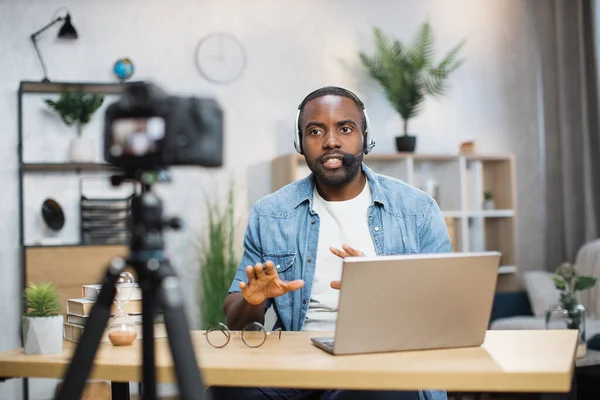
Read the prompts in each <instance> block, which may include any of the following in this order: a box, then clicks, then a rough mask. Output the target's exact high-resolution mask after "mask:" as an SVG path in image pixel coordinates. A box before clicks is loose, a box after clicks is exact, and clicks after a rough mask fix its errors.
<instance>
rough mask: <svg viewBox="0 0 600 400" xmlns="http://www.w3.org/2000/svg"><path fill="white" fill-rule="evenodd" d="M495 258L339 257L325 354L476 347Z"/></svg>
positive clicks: (318, 340)
mask: <svg viewBox="0 0 600 400" xmlns="http://www.w3.org/2000/svg"><path fill="white" fill-rule="evenodd" d="M500 257H501V253H499V252H472V253H435V254H411V255H394V256H375V257H348V258H345V259H344V265H343V272H342V287H341V290H340V299H339V306H338V316H337V322H336V330H335V336H334V337H313V338H311V341H312V343H313V344H314V345H315V346H317V347H319V348H320V349H323V350H325V351H327V352H329V353H331V354H334V355H342V354H365V353H379V352H390V351H406V350H425V349H444V348H459V347H471V346H479V345H481V344H482V343H483V340H484V338H485V334H486V331H487V329H488V324H489V319H490V315H491V311H492V304H493V301H494V294H495V292H496V282H497V279H498V267H499V264H500Z"/></svg>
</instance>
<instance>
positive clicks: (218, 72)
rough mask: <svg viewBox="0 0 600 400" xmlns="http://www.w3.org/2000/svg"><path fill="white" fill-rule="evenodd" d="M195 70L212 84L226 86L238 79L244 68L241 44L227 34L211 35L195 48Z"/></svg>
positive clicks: (244, 59)
mask: <svg viewBox="0 0 600 400" xmlns="http://www.w3.org/2000/svg"><path fill="white" fill-rule="evenodd" d="M195 59H196V68H197V69H198V72H199V73H200V75H202V76H203V77H204V78H205V79H206V80H208V81H209V82H212V83H218V84H228V83H231V82H233V81H235V80H236V79H238V78H239V77H240V76H241V75H242V72H243V71H244V69H245V68H246V52H245V51H244V47H243V46H242V43H241V42H240V41H239V40H238V39H237V38H236V37H234V36H233V35H230V34H228V33H213V34H210V35H208V36H206V37H204V38H202V39H201V40H200V41H199V42H198V45H197V46H196V54H195Z"/></svg>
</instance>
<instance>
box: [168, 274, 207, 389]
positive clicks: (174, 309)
mask: <svg viewBox="0 0 600 400" xmlns="http://www.w3.org/2000/svg"><path fill="white" fill-rule="evenodd" d="M161 268H162V269H163V271H162V272H165V271H168V272H167V276H166V277H164V278H163V279H161V282H160V286H159V296H158V298H159V301H160V304H161V306H162V307H161V308H162V309H163V312H164V314H165V324H166V327H167V335H168V339H169V347H170V348H171V354H172V356H173V363H174V365H175V374H176V376H177V383H178V385H179V393H180V398H181V399H183V400H192V399H193V400H198V399H200V400H208V399H210V396H209V394H208V392H205V389H204V384H203V380H202V376H201V374H200V367H199V366H198V362H197V361H196V355H195V352H194V346H193V344H192V338H191V335H190V328H189V324H188V321H187V317H186V314H185V309H184V303H183V296H182V294H181V286H180V284H179V280H178V279H177V277H176V276H175V274H174V271H173V270H172V267H171V266H170V265H168V264H167V265H161ZM163 276H164V275H163Z"/></svg>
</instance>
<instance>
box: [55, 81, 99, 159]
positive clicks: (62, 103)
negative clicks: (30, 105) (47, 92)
mask: <svg viewBox="0 0 600 400" xmlns="http://www.w3.org/2000/svg"><path fill="white" fill-rule="evenodd" d="M45 103H46V104H47V105H48V106H49V107H50V108H51V109H52V110H53V111H55V112H56V113H57V114H58V115H60V117H61V119H62V120H63V122H64V123H65V124H67V126H75V129H76V132H77V136H76V137H74V138H73V140H72V141H71V145H70V147H69V159H70V160H71V161H72V162H92V161H94V156H95V151H94V146H93V143H92V142H91V141H90V140H89V139H88V138H84V137H83V128H84V127H85V126H86V125H87V124H88V123H89V122H90V120H91V118H92V115H94V113H95V112H96V110H98V108H100V106H101V105H102V103H104V96H103V95H101V94H93V93H85V92H81V91H80V92H62V93H61V94H60V97H59V99H58V100H57V101H54V100H51V99H46V100H45Z"/></svg>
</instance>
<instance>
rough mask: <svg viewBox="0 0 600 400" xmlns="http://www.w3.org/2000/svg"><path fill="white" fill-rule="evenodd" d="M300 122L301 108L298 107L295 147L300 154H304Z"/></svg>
mask: <svg viewBox="0 0 600 400" xmlns="http://www.w3.org/2000/svg"><path fill="white" fill-rule="evenodd" d="M299 122H300V109H298V112H297V113H296V124H295V125H294V132H296V135H295V138H294V149H296V151H297V152H298V153H300V154H302V143H301V138H300V127H299V126H298V124H299Z"/></svg>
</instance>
